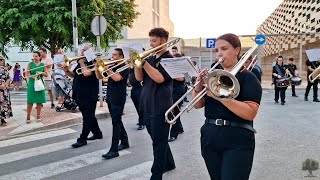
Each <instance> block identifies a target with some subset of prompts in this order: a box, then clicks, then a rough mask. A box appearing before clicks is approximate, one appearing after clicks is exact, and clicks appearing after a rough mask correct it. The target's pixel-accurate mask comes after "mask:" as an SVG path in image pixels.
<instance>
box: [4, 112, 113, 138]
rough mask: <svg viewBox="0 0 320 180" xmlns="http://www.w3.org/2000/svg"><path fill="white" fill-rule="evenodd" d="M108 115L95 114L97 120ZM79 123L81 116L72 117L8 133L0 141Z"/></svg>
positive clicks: (108, 115)
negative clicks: (15, 132)
mask: <svg viewBox="0 0 320 180" xmlns="http://www.w3.org/2000/svg"><path fill="white" fill-rule="evenodd" d="M108 117H110V113H101V114H96V118H97V120H98V121H99V120H104V119H105V120H106V119H108ZM81 123H82V117H78V118H73V119H69V120H66V121H61V122H57V123H54V124H49V125H47V126H43V127H39V128H34V129H31V130H27V131H24V132H20V133H17V134H12V135H8V136H4V137H0V141H2V140H7V139H12V138H17V137H22V136H26V135H32V134H38V133H41V132H47V131H53V130H58V129H64V128H68V127H72V126H76V125H79V124H81Z"/></svg>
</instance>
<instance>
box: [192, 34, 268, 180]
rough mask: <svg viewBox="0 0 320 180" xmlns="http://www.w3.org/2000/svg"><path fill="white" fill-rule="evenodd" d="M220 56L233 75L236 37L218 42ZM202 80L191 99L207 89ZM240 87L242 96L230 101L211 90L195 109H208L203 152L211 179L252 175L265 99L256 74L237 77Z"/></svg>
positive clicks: (243, 178)
mask: <svg viewBox="0 0 320 180" xmlns="http://www.w3.org/2000/svg"><path fill="white" fill-rule="evenodd" d="M216 48H217V56H218V57H219V58H222V59H223V62H222V63H221V65H222V66H223V68H224V70H226V71H231V69H232V68H233V67H234V66H235V65H236V64H237V62H238V60H239V55H240V52H241V43H240V40H239V38H238V37H237V36H236V35H234V34H224V35H222V36H220V37H218V38H217V41H216ZM204 76H205V71H202V72H201V73H200V75H199V77H198V80H201V81H200V83H199V84H198V85H197V86H196V87H195V89H194V91H193V94H192V97H193V98H194V97H195V96H197V95H198V93H199V92H200V91H201V90H202V89H203V87H207V85H205V84H204V80H203V77H204ZM236 78H237V79H238V81H239V83H240V87H241V91H240V94H239V95H238V96H237V97H236V98H235V99H231V100H224V99H218V98H216V97H215V96H213V95H212V93H211V92H210V90H207V94H206V95H205V96H204V97H203V98H202V99H201V100H200V101H198V102H197V104H196V105H195V106H194V107H195V108H196V109H198V108H202V107H205V110H204V111H205V117H206V120H205V124H204V125H203V126H202V127H201V152H202V156H203V158H204V160H205V163H206V166H207V169H208V172H209V175H210V177H211V179H218V180H219V179H223V180H231V179H237V180H247V179H249V175H250V172H251V167H252V161H253V155H254V149H255V136H254V132H255V130H254V129H253V119H254V118H255V116H256V114H257V112H258V109H259V104H260V100H261V95H262V88H261V85H260V83H259V81H258V80H257V78H256V77H255V76H254V74H253V73H251V72H249V71H247V70H246V69H243V70H241V71H240V72H238V73H237V74H236Z"/></svg>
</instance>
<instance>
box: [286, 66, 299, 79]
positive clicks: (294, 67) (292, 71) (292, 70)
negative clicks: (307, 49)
mask: <svg viewBox="0 0 320 180" xmlns="http://www.w3.org/2000/svg"><path fill="white" fill-rule="evenodd" d="M286 68H287V69H288V70H289V71H290V73H291V74H292V76H294V72H295V71H296V70H297V66H296V65H295V64H287V65H286Z"/></svg>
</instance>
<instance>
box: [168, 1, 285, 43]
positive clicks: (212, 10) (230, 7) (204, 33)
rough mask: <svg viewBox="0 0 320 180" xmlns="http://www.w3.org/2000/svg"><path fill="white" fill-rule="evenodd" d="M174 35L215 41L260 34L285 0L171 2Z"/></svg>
mask: <svg viewBox="0 0 320 180" xmlns="http://www.w3.org/2000/svg"><path fill="white" fill-rule="evenodd" d="M169 2H170V5H169V8H170V9H169V10H170V11H169V14H170V19H171V21H172V22H173V23H174V36H175V37H182V38H199V37H204V38H210V37H212V38H214V37H218V36H219V35H222V34H225V33H234V34H236V35H250V34H256V29H257V28H258V27H259V26H260V25H261V24H262V23H263V22H264V21H265V20H266V19H267V18H268V17H269V15H271V13H272V12H273V11H274V10H275V9H276V8H277V7H278V6H279V5H280V4H281V3H282V2H283V0H169Z"/></svg>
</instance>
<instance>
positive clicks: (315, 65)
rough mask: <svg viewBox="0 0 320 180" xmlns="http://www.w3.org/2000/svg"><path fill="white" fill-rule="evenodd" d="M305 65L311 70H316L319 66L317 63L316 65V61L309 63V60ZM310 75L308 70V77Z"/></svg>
mask: <svg viewBox="0 0 320 180" xmlns="http://www.w3.org/2000/svg"><path fill="white" fill-rule="evenodd" d="M306 65H307V67H308V66H311V68H312V69H317V67H318V66H319V63H318V61H313V62H311V61H309V59H308V60H307V62H306ZM311 73H312V71H309V69H308V76H309V75H310V74H311Z"/></svg>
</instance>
